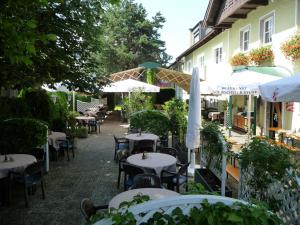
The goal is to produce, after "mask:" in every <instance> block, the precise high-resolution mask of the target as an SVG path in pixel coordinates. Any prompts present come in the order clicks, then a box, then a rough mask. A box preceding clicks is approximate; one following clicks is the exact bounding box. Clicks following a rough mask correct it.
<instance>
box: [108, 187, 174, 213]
mask: <svg viewBox="0 0 300 225" xmlns="http://www.w3.org/2000/svg"><path fill="white" fill-rule="evenodd" d="M137 195H148V196H149V197H150V199H151V200H154V199H162V198H167V197H172V196H179V195H180V194H179V193H177V192H175V191H170V190H167V189H162V188H138V189H133V190H129V191H124V192H122V193H120V194H118V195H116V196H115V197H113V198H112V199H111V200H110V202H109V205H108V207H109V208H115V209H118V208H119V205H120V203H122V202H124V201H132V200H133V197H134V196H137Z"/></svg>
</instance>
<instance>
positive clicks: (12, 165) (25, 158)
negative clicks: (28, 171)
mask: <svg viewBox="0 0 300 225" xmlns="http://www.w3.org/2000/svg"><path fill="white" fill-rule="evenodd" d="M7 157H8V159H10V158H12V159H13V161H6V162H4V158H5V156H4V155H0V178H4V177H7V176H8V173H9V172H10V171H15V172H19V171H23V170H24V169H25V168H26V167H27V166H28V165H30V164H32V163H34V162H36V158H35V157H34V156H33V155H28V154H9V155H7Z"/></svg>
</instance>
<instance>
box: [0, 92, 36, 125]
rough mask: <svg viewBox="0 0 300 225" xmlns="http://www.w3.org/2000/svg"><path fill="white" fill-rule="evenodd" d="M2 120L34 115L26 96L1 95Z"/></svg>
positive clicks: (0, 118)
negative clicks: (9, 96) (11, 96)
mask: <svg viewBox="0 0 300 225" xmlns="http://www.w3.org/2000/svg"><path fill="white" fill-rule="evenodd" d="M0 105H1V107H0V121H1V120H5V119H8V118H14V117H29V118H30V117H32V115H31V112H30V108H29V106H28V105H27V102H26V101H25V99H24V98H15V97H13V98H8V97H0Z"/></svg>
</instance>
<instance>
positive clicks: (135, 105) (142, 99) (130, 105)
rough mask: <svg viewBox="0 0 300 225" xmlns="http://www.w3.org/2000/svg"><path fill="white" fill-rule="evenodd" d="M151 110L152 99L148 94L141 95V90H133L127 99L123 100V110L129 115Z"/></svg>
mask: <svg viewBox="0 0 300 225" xmlns="http://www.w3.org/2000/svg"><path fill="white" fill-rule="evenodd" d="M151 109H153V103H152V98H151V96H149V95H148V94H145V93H143V92H142V91H141V90H135V91H133V92H131V93H130V99H129V97H126V98H124V100H123V110H125V111H126V113H128V114H129V115H131V114H133V113H135V112H138V111H141V110H151Z"/></svg>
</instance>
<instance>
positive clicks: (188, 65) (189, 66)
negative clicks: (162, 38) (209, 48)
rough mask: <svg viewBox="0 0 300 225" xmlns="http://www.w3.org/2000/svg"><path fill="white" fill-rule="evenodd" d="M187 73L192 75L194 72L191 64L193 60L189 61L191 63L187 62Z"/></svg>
mask: <svg viewBox="0 0 300 225" xmlns="http://www.w3.org/2000/svg"><path fill="white" fill-rule="evenodd" d="M185 71H186V72H187V73H191V72H192V62H191V60H189V61H188V62H187V64H186V67H185Z"/></svg>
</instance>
